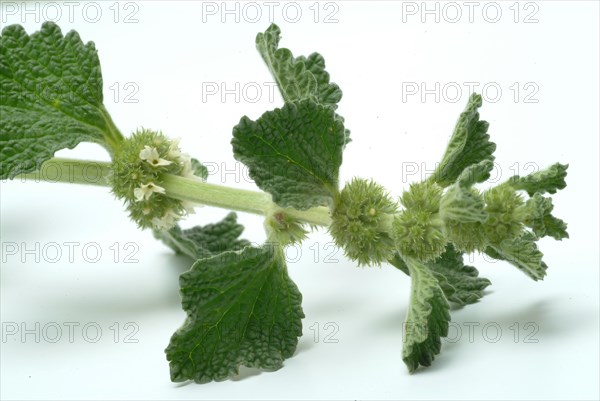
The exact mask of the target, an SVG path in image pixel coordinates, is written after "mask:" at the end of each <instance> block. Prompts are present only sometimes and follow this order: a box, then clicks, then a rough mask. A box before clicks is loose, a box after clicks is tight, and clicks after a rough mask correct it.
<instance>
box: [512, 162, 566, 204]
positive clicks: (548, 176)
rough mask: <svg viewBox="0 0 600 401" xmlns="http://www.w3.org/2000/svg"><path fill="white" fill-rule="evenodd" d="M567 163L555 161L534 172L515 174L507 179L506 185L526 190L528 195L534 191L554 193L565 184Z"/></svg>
mask: <svg viewBox="0 0 600 401" xmlns="http://www.w3.org/2000/svg"><path fill="white" fill-rule="evenodd" d="M567 168H569V165H568V164H560V163H555V164H553V165H552V166H550V167H548V168H547V169H544V170H540V171H537V172H535V173H532V174H529V175H526V176H525V177H519V176H518V175H515V176H514V177H511V179H510V180H509V181H508V185H510V186H511V187H513V188H514V189H517V190H523V191H526V192H527V193H528V194H529V196H533V194H535V193H536V192H538V193H540V194H543V193H545V192H548V193H550V194H554V193H556V191H557V190H559V189H563V188H565V187H566V186H567V183H566V182H565V177H566V176H567Z"/></svg>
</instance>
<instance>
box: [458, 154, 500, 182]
mask: <svg viewBox="0 0 600 401" xmlns="http://www.w3.org/2000/svg"><path fill="white" fill-rule="evenodd" d="M493 169H494V162H493V161H491V160H483V161H480V162H479V163H476V164H471V165H470V166H469V167H467V168H465V169H464V170H463V172H462V173H460V175H459V176H458V178H457V179H456V182H457V183H458V185H460V186H461V187H463V188H470V187H472V186H473V185H475V184H477V183H480V182H484V181H486V180H487V179H488V178H490V173H491V172H492V170H493Z"/></svg>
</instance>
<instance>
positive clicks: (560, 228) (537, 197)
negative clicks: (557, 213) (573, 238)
mask: <svg viewBox="0 0 600 401" xmlns="http://www.w3.org/2000/svg"><path fill="white" fill-rule="evenodd" d="M553 209H554V205H553V204H552V198H548V197H545V196H542V195H541V194H540V193H539V192H537V193H535V194H534V195H533V196H532V197H531V198H530V199H529V200H528V201H527V203H526V204H525V206H524V207H522V208H521V211H522V212H523V214H524V215H525V217H524V223H525V225H526V226H528V227H531V229H532V230H533V232H534V234H535V235H537V236H538V237H545V236H550V237H552V238H554V239H556V240H561V239H563V238H569V234H568V233H567V223H565V222H564V221H562V220H561V219H559V218H556V217H554V216H553V215H552V210H553Z"/></svg>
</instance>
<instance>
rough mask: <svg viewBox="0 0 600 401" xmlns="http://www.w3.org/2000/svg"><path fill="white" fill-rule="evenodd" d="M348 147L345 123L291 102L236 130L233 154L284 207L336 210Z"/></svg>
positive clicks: (318, 108)
mask: <svg viewBox="0 0 600 401" xmlns="http://www.w3.org/2000/svg"><path fill="white" fill-rule="evenodd" d="M345 143H346V136H345V133H344V125H343V123H342V122H341V121H340V120H339V119H336V118H335V113H334V112H333V110H332V109H331V108H329V107H325V106H321V105H319V104H317V103H315V102H313V101H311V100H302V101H299V102H295V103H286V104H285V105H284V106H283V107H282V108H280V109H275V110H274V111H268V112H266V113H264V114H263V115H262V116H261V117H260V118H259V119H258V120H257V121H252V120H250V119H249V118H248V117H243V118H242V119H241V120H240V122H239V124H238V125H236V126H235V127H234V128H233V139H232V141H231V144H232V145H233V153H234V156H235V158H236V159H237V160H239V161H241V162H242V163H244V164H245V165H246V166H248V169H249V172H250V177H252V179H253V180H254V181H255V182H256V185H258V186H259V187H260V188H261V189H262V190H264V191H266V192H268V193H270V194H271V195H273V201H274V202H275V203H276V204H277V205H279V206H281V207H288V206H289V207H293V208H296V209H299V210H306V209H308V208H310V207H313V206H332V205H333V202H334V199H335V198H336V197H337V194H338V173H339V169H340V165H341V164H342V152H343V150H344V146H345Z"/></svg>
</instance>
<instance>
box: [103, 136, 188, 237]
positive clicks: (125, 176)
mask: <svg viewBox="0 0 600 401" xmlns="http://www.w3.org/2000/svg"><path fill="white" fill-rule="evenodd" d="M193 172H194V169H193V166H192V160H191V159H190V157H189V156H187V155H186V154H183V153H181V150H180V148H179V144H178V140H171V139H169V138H167V137H166V136H165V135H163V134H162V133H161V132H157V131H151V130H147V129H141V130H138V131H136V132H135V133H134V134H133V135H132V136H131V137H130V138H127V139H125V140H124V141H123V142H122V145H121V147H120V148H119V150H118V152H116V153H115V156H114V159H113V163H112V174H111V176H110V178H109V179H110V183H111V186H112V190H113V193H114V194H115V195H116V196H117V197H118V198H120V199H123V201H124V202H125V204H126V206H127V210H128V211H129V216H130V217H131V219H132V220H134V221H135V222H136V223H137V224H138V225H139V226H140V228H153V229H157V230H165V229H170V228H172V227H173V226H174V225H175V223H177V221H179V220H180V219H181V218H182V217H184V216H186V215H187V214H188V213H192V212H193V209H192V207H191V206H192V205H191V204H188V203H186V202H185V201H181V200H177V199H174V198H171V197H168V196H167V194H166V191H165V188H164V186H163V181H164V177H165V174H172V175H179V176H184V177H186V176H193Z"/></svg>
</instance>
